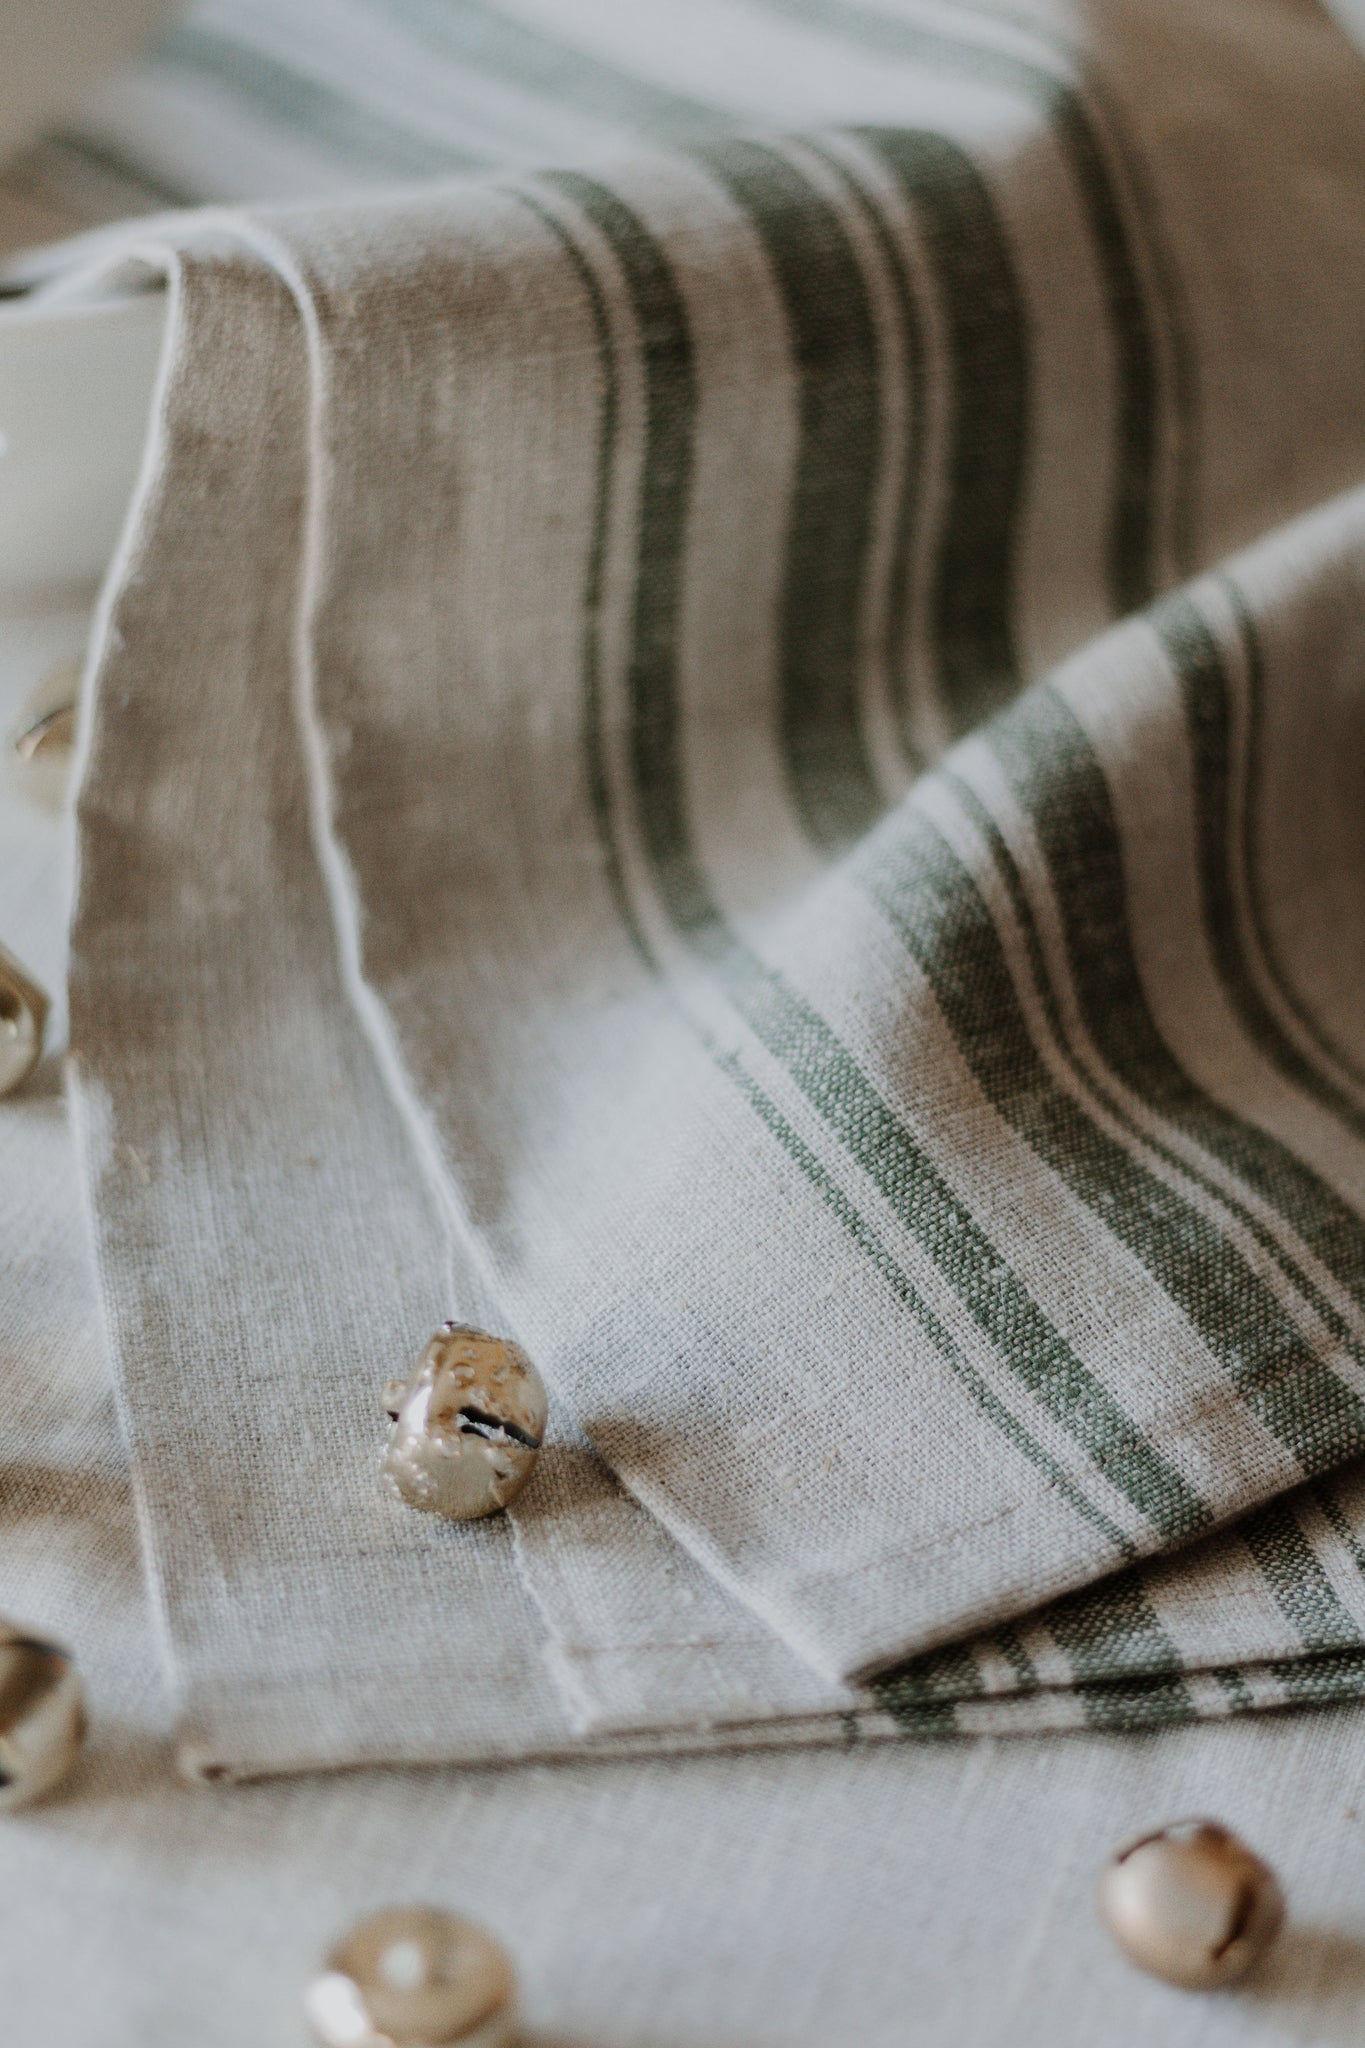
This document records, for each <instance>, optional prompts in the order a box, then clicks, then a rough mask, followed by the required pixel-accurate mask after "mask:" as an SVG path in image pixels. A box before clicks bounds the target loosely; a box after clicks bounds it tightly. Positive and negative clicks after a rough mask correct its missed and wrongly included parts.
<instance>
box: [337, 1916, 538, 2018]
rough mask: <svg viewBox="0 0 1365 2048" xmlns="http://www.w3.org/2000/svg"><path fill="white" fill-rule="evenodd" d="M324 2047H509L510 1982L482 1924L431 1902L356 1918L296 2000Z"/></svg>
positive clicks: (512, 1989) (512, 1988)
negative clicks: (454, 2044) (300, 2001)
mask: <svg viewBox="0 0 1365 2048" xmlns="http://www.w3.org/2000/svg"><path fill="white" fill-rule="evenodd" d="M304 2010H305V2012H306V2013H307V2015H308V2020H309V2024H310V2025H311V2027H312V2029H313V2032H314V2033H315V2034H316V2036H317V2038H318V2040H319V2041H321V2042H323V2043H324V2044H325V2048H447V2044H449V2043H452V2042H458V2043H459V2044H460V2048H510V2044H511V2043H512V2042H513V2041H514V2040H515V2038H516V1984H515V1981H514V1979H513V1976H512V1967H511V1964H510V1963H509V1962H508V1960H507V1957H506V1955H505V1954H504V1953H503V1951H502V1949H501V1948H500V1947H499V1946H498V1944H497V1942H496V1941H494V1940H493V1937H492V1936H491V1935H489V1934H485V1933H484V1931H483V1929H482V1928H481V1927H475V1926H474V1924H473V1923H472V1922H471V1921H469V1920H460V1919H457V1918H456V1917H455V1915H454V1914H453V1913H441V1912H437V1911H436V1910H435V1908H434V1907H431V1906H399V1907H394V1908H391V1909H390V1910H388V1911H387V1912H383V1913H375V1914H372V1915H371V1917H370V1918H369V1919H368V1920H362V1921H361V1922H360V1923H359V1925H358V1926H356V1927H353V1928H352V1929H351V1931H350V1933H349V1934H347V1935H345V1936H344V1937H343V1938H342V1940H341V1941H339V1942H338V1943H337V1945H336V1947H335V1948H334V1949H333V1950H332V1952H331V1954H330V1955H329V1956H328V1958H327V1961H326V1963H325V1964H324V1966H323V1969H322V1973H321V1974H320V1975H319V1976H317V1977H315V1978H314V1980H313V1982H312V1983H311V1984H310V1985H309V1987H308V1991H307V1993H306V1995H305V1998H304Z"/></svg>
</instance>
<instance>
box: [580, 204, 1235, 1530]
mask: <svg viewBox="0 0 1365 2048" xmlns="http://www.w3.org/2000/svg"><path fill="white" fill-rule="evenodd" d="M555 183H556V184H557V185H558V186H559V187H560V189H562V190H564V191H565V192H566V193H570V194H572V196H574V197H575V198H576V199H577V201H578V203H579V204H580V205H581V206H582V208H583V210H584V212H585V214H586V215H587V216H588V217H589V218H590V219H592V220H593V222H594V224H595V225H596V226H597V228H598V229H599V231H600V232H601V233H602V234H604V235H605V236H606V237H607V238H608V240H609V241H610V242H611V243H612V247H613V250H614V253H615V254H616V257H617V260H618V262H619V263H620V265H621V268H622V273H623V276H624V278H625V281H626V283H627V286H628V288H629V290H630V293H631V298H632V304H633V309H634V313H635V319H636V323H637V327H638V330H639V333H640V336H641V340H642V350H643V357H644V371H645V386H646V412H647V428H646V459H645V468H644V473H643V476H642V484H641V507H640V517H639V529H638V543H637V545H638V570H637V575H638V583H637V592H636V603H635V613H634V646H633V649H632V655H631V662H630V711H631V724H632V731H631V766H632V771H633V775H634V779H635V785H636V795H637V804H638V818H639V828H640V832H641V836H642V840H643V843H644V846H645V850H646V853H647V855H648V858H649V860H650V863H651V866H652V868H653V871H654V877H655V883H656V886H657V889H658V892H659V896H660V900H661V903H662V907H663V908H664V909H665V910H666V912H667V914H668V916H669V918H670V920H671V922H672V924H673V926H674V928H675V929H676V930H677V932H678V933H679V935H680V936H681V937H682V938H684V939H685V940H686V941H687V942H688V943H689V945H690V946H691V947H692V949H693V950H694V952H695V953H696V954H698V955H699V956H700V957H701V958H702V959H704V960H705V961H707V962H708V963H709V964H710V966H711V967H712V969H713V970H714V971H715V972H716V974H717V977H718V979H719V981H720V983H721V985H722V986H723V988H724V990H725V992H726V995H727V997H728V999H729V1001H730V1003H731V1004H732V1006H733V1007H734V1008H735V1009H736V1011H737V1012H738V1013H739V1014H740V1015H741V1016H742V1017H743V1018H744V1019H745V1021H746V1023H747V1024H748V1025H749V1027H750V1029H751V1030H752V1031H753V1032H754V1034H755V1036H756V1037H757V1038H758V1039H759V1040H760V1042H761V1043H762V1044H763V1045H764V1046H765V1047H766V1048H767V1050H768V1051H769V1053H770V1054H772V1055H773V1056H774V1057H775V1058H776V1059H777V1060H778V1061H779V1062H780V1063H781V1064H782V1065H783V1066H784V1067H785V1069H786V1071H787V1073H788V1075H789V1076H790V1078H791V1079H792V1081H793V1082H794V1083H795V1084H796V1086H797V1087H798V1089H799V1090H800V1091H801V1092H802V1093H803V1094H804V1095H805V1097H806V1099H807V1101H808V1102H810V1103H811V1105H812V1106H813V1107H814V1108H816V1109H817V1110H818V1111H819V1112H820V1113H821V1115H822V1116H823V1117H824V1119H825V1122H826V1124H827V1126H828V1127H829V1128H830V1130H831V1131H832V1132H833V1133H834V1134H835V1136H836V1137H838V1138H839V1139H840V1141H841V1142H842V1144H843V1145H844V1147H845V1148H846V1150H847V1152H848V1153H849V1155H850V1156H851V1158H852V1159H853V1160H854V1161H855V1162H856V1163H857V1165H858V1166H859V1167H860V1168H861V1169H862V1171H863V1172H864V1173H865V1174H866V1175H867V1176H868V1178H869V1179H870V1180H871V1181H872V1183H873V1184H874V1185H875V1186H876V1187H877V1188H878V1190H879V1192H880V1193H881V1195H882V1196H883V1198H884V1200H885V1201H886V1202H887V1203H888V1205H889V1207H890V1208H891V1210H892V1211H893V1213H894V1214H895V1215H896V1216H897V1218H898V1220H899V1221H900V1222H901V1223H902V1224H903V1225H904V1227H905V1228H906V1229H907V1230H908V1231H909V1232H910V1234H911V1235H912V1236H913V1237H914V1238H915V1239H916V1241H917V1242H918V1243H919V1244H920V1246H921V1247H922V1249H923V1250H924V1251H925V1252H927V1254H928V1255H929V1257H930V1258H931V1259H932V1260H933V1261H934V1263H935V1265H936V1266H937V1267H938V1269H939V1271H940V1272H941V1273H942V1274H943V1275H944V1277H945V1278H946V1279H947V1281H948V1283H949V1285H950V1286H951V1287H952V1289H953V1291H954V1292H955V1293H956V1295H957V1296H958V1298H959V1300H960V1301H961V1302H962V1303H963V1305H964V1307H966V1308H967V1310H968V1311H969V1312H970V1314H971V1315H972V1317H973V1318H974V1320H975V1321H976V1322H977V1324H978V1326H979V1327H980V1329H981V1330H982V1332H983V1334H985V1335H986V1337H987V1338H988V1339H989V1340H990V1342H991V1343H992V1345H993V1346H994V1347H995V1348H996V1349H997V1351H998V1352H999V1354H1000V1356H1001V1357H1002V1359H1003V1360H1004V1361H1005V1362H1006V1363H1007V1365H1008V1366H1009V1368H1010V1370H1011V1371H1012V1372H1013V1374H1014V1375H1015V1377H1016V1378H1017V1379H1018V1380H1019V1382H1020V1383H1021V1384H1022V1385H1023V1386H1025V1387H1026V1388H1027V1389H1028V1391H1029V1392H1030V1394H1031V1395H1032V1396H1033V1398H1034V1400H1035V1401H1036V1403H1037V1404H1038V1405H1039V1406H1040V1407H1041V1408H1042V1409H1043V1410H1044V1411H1045V1412H1046V1413H1048V1414H1049V1415H1050V1416H1051V1417H1052V1419H1053V1420H1054V1421H1055V1422H1057V1423H1058V1424H1060V1425H1061V1427H1062V1428H1064V1429H1065V1430H1066V1431H1067V1432H1068V1433H1069V1434H1070V1435H1071V1436H1072V1437H1073V1439H1074V1440H1075V1441H1076V1442H1077V1443H1078V1444H1079V1445H1080V1446H1081V1447H1082V1448H1083V1449H1084V1450H1085V1451H1086V1453H1087V1454H1088V1456H1089V1457H1090V1459H1091V1460H1092V1462H1093V1463H1094V1464H1095V1465H1096V1466H1097V1467H1098V1468H1099V1469H1101V1470H1102V1471H1103V1472H1104V1474H1105V1476H1106V1478H1107V1479H1108V1480H1109V1482H1110V1484H1111V1485H1112V1486H1114V1487H1115V1488H1116V1489H1117V1490H1118V1491H1119V1492H1120V1493H1122V1494H1123V1495H1124V1496H1125V1497H1126V1498H1127V1499H1128V1500H1129V1501H1130V1502H1131V1503H1132V1505H1133V1506H1134V1507H1135V1508H1137V1509H1138V1511H1139V1512H1140V1513H1141V1514H1142V1515H1143V1516H1144V1518H1145V1519H1146V1520H1147V1521H1148V1522H1149V1523H1150V1525H1151V1526H1152V1527H1153V1529H1155V1530H1156V1531H1157V1532H1158V1534H1159V1536H1160V1537H1161V1538H1162V1540H1163V1541H1166V1542H1175V1541H1180V1540H1182V1539H1183V1538H1185V1537H1187V1536H1190V1535H1193V1534H1195V1533H1196V1532H1197V1531H1198V1530H1199V1529H1201V1528H1204V1527H1205V1526H1207V1524H1208V1522H1209V1520H1210V1516H1209V1510H1208V1508H1207V1506H1206V1505H1205V1503H1204V1502H1203V1501H1202V1500H1200V1499H1199V1497H1198V1495H1197V1494H1196V1493H1195V1492H1194V1491H1193V1489H1192V1488H1191V1487H1190V1486H1189V1485H1188V1484H1187V1482H1186V1481H1185V1480H1184V1479H1183V1478H1182V1477H1181V1475H1180V1474H1179V1473H1178V1472H1177V1471H1176V1470H1175V1469H1174V1468H1173V1467H1172V1466H1170V1465H1169V1464H1168V1463H1167V1462H1166V1460H1165V1459H1163V1458H1162V1457H1161V1455H1160V1454H1159V1453H1158V1452H1157V1451H1156V1450H1155V1449H1154V1448H1153V1446H1152V1445H1151V1444H1149V1443H1148V1442H1147V1440H1146V1438H1145V1436H1144V1434H1143V1432H1142V1431H1141V1430H1140V1429H1139V1428H1138V1427H1137V1426H1136V1425H1135V1424H1134V1423H1133V1421H1132V1420H1131V1418H1130V1417H1129V1416H1127V1415H1126V1414H1125V1413H1124V1411H1123V1409H1122V1408H1121V1406H1120V1405H1119V1403H1118V1402H1117V1401H1116V1400H1115V1399H1114V1398H1113V1396H1112V1395H1111V1394H1110V1393H1109V1392H1108V1391H1107V1389H1106V1388H1105V1387H1104V1386H1103V1384H1102V1383H1101V1382H1100V1381H1099V1380H1098V1379H1097V1378H1096V1377H1095V1376H1094V1375H1093V1374H1092V1373H1091V1372H1090V1371H1089V1370H1088V1368H1087V1367H1086V1366H1085V1364H1084V1362H1083V1361H1082V1360H1081V1359H1080V1358H1078V1357H1077V1356H1076V1354H1075V1353H1074V1352H1073V1351H1072V1350H1071V1349H1070V1347H1069V1346H1068V1345H1067V1344H1066V1343H1065V1341H1064V1340H1063V1339H1062V1337H1061V1336H1060V1335H1059V1333H1058V1332H1057V1331H1056V1330H1055V1329H1054V1328H1053V1327H1052V1325H1051V1324H1050V1323H1049V1321H1048V1320H1047V1318H1046V1316H1044V1314H1043V1312H1042V1311H1041V1309H1040V1308H1039V1307H1038V1305H1037V1303H1036V1302H1035V1301H1034V1300H1033V1298H1032V1296H1031V1295H1030V1294H1029V1293H1028V1291H1027V1289H1026V1288H1025V1287H1024V1286H1023V1285H1022V1284H1021V1282H1020V1281H1019V1280H1018V1278H1017V1276H1016V1275H1015V1274H1014V1273H1013V1272H1012V1271H1011V1269H1010V1267H1009V1265H1008V1263H1007V1262H1006V1261H1005V1260H1004V1259H1003V1258H1002V1257H1001V1255H1000V1253H999V1252H998V1251H997V1250H996V1248H995V1246H994V1245H993V1244H992V1243H991V1242H990V1240H989V1239H988V1238H987V1237H986V1235H985V1233H984V1232H983V1231H982V1230H981V1229H980V1227H979V1226H978V1224H977V1222H976V1220H975V1218H974V1217H973V1216H972V1214H971V1212H970V1210H969V1209H968V1207H967V1205H966V1204H965V1203H964V1202H963V1201H962V1200H961V1199H960V1198H959V1197H958V1196H957V1194H956V1193H955V1192H954V1191H953V1190H952V1188H951V1187H949V1185H948V1183H947V1182H946V1181H945V1180H944V1179H943V1177H942V1175H941V1174H940V1173H939V1172H938V1171H937V1169H936V1168H935V1167H934V1165H933V1163H932V1161H931V1160H930V1159H929V1157H928V1155H927V1154H926V1153H925V1152H924V1151H923V1150H922V1148H920V1147H919V1146H918V1145H917V1144H916V1143H915V1141H914V1140H913V1138H912V1137H911V1135H910V1133H909V1132H908V1131H907V1130H906V1129H905V1127H904V1126H903V1125H902V1124H901V1123H900V1122H899V1120H898V1119H897V1118H896V1117H895V1115H894V1114H893V1112H892V1111H891V1110H890V1109H889V1108H888V1106H887V1104H886V1103H885V1102H884V1101H883V1100H882V1098H881V1096H880V1095H879V1094H878V1093H877V1091H876V1089H875V1088H874V1087H873V1086H872V1084H871V1083H870V1081H869V1080H868V1079H867V1077H866V1075H865V1074H863V1072H862V1071H861V1069H860V1068H859V1067H858V1066H857V1064H856V1062H855V1061H854V1060H853V1059H852V1058H851V1056H850V1055H849V1053H848V1051H847V1050H846V1048H845V1047H844V1046H843V1045H842V1044H841V1043H840V1041H839V1040H838V1038H837V1037H836V1036H835V1034H834V1032H833V1031H832V1030H831V1029H830V1027H829V1026H828V1024H827V1023H826V1022H825V1020H824V1019H823V1018H822V1017H820V1016H819V1015H818V1014H817V1013H816V1012H815V1011H814V1010H812V1009H811V1008H810V1006H809V1005H808V1004H806V1003H804V1002H803V1001H801V1000H800V998H798V997H797V996H796V995H795V994H794V993H793V992H792V991H791V990H790V989H789V988H788V987H787V986H786V984H785V983H784V982H783V981H782V979H781V978H780V977H779V976H778V975H776V974H775V973H773V972H772V971H771V970H770V969H768V968H766V967H765V966H764V965H763V964H762V963H761V962H760V961H759V960H758V959H757V958H756V957H755V956H754V955H753V954H752V953H751V952H750V951H749V950H748V948H747V947H745V946H744V945H743V944H742V943H741V942H740V941H739V940H738V939H737V938H736V937H735V935H734V934H733V933H732V932H730V931H729V929H728V928H727V927H726V925H725V923H724V921H723V919H722V917H721V915H720V912H719V909H718V908H717V906H716V904H715V901H714V899H713V897H712V894H711V890H710V886H709V883H708V882H707V879H706V877H705V875H704V873H703V870H702V867H701V864H700V861H699V859H698V856H697V852H696V848H695V846H694V845H693V842H692V837H691V828H690V821H689V819H688V816H687V804H686V792H685V788H684V783H683V776H682V767H681V760H680V757H679V750H678V718H679V704H678V693H677V676H676V666H677V637H678V636H677V597H678V589H679V578H680V575H681V556H682V547H683V540H684V534H685V527H686V518H687V509H688V498H689V486H690V478H691V465H690V456H689V453H688V450H689V448H690V422H691V416H692V413H693V410H694V407H695V369H694V366H693V364H692V356H691V342H690V335H689V330H688V325H687V320H686V311H685V307H684V305H683V301H682V298H681V295H680V293H679V290H678V287H677V284H676V281H675V280H674V278H673V277H672V274H671V271H670V270H669V268H668V265H667V262H666V259H665V258H664V255H663V252H662V250H661V249H660V248H659V247H658V245H657V244H656V243H655V242H654V241H653V240H652V238H651V237H650V236H649V235H648V234H647V232H646V230H645V229H644V227H643V225H642V223H640V222H639V221H638V220H636V219H634V217H633V216H632V215H631V214H630V213H629V211H628V209H626V208H625V207H624V206H623V204H622V202H621V201H620V200H619V199H618V198H617V197H616V196H615V194H613V193H610V192H608V191H606V190H605V189H604V188H602V187H600V186H597V185H595V184H594V183H593V182H592V181H590V180H587V179H584V178H582V177H580V176H579V175H578V174H574V173H569V174H561V175H559V176H558V177H557V178H556V180H555Z"/></svg>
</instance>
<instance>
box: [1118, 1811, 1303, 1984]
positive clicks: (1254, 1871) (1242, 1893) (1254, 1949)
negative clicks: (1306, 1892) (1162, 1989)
mask: <svg viewBox="0 0 1365 2048" xmlns="http://www.w3.org/2000/svg"><path fill="white" fill-rule="evenodd" d="M1100 1911H1101V1913H1102V1914H1103V1916H1104V1921H1105V1924H1106V1926H1107V1927H1108V1929H1109V1931H1110V1933H1111V1934H1112V1935H1113V1937H1114V1939H1115V1941H1117V1943H1118V1945H1119V1947H1120V1948H1121V1949H1122V1950H1123V1952H1124V1954H1125V1955H1126V1956H1127V1957H1128V1959H1129V1961H1130V1962H1133V1963H1136V1964H1137V1966H1138V1968H1139V1969H1140V1970H1146V1971H1147V1972H1148V1973H1149V1974H1150V1975H1151V1976H1153V1977H1162V1978H1164V1979H1165V1980H1166V1982H1167V1983H1168V1984H1178V1985H1180V1986H1181V1988H1182V1989H1184V1990H1187V1991H1216V1990H1218V1989H1219V1988H1220V1987H1221V1986H1223V1985H1225V1984H1235V1983H1236V1982H1237V1980H1238V1978H1239V1977H1243V1976H1245V1975H1246V1972H1247V1971H1248V1970H1249V1969H1250V1968H1251V1966H1252V1964H1253V1963H1254V1962H1256V1961H1257V1960H1258V1958H1259V1957H1261V1956H1263V1955H1264V1954H1265V1952H1266V1950H1267V1949H1268V1948H1269V1947H1270V1944H1271V1942H1272V1941H1273V1940H1274V1939H1275V1936H1276V1934H1277V1933H1278V1932H1279V1929H1280V1923H1281V1921H1282V1920H1283V1918H1284V1899H1283V1896H1282V1894H1281V1892H1280V1887H1279V1885H1278V1883H1277V1882H1276V1879H1275V1873H1274V1872H1273V1871H1272V1870H1271V1869H1270V1867H1269V1865H1268V1864H1265V1863H1263V1862H1262V1861H1261V1859H1260V1857H1259V1856H1257V1855H1255V1854H1254V1853H1253V1852H1252V1850H1250V1849H1248V1847H1247V1846H1246V1843H1245V1842H1242V1841H1239V1840H1238V1838H1237V1836H1236V1835H1234V1834H1233V1833H1231V1831H1230V1830H1229V1829H1227V1828H1225V1827H1220V1826H1219V1824H1218V1823H1217V1822H1216V1821H1210V1820H1186V1821H1177V1822H1175V1823H1174V1824H1173V1825H1172V1826H1170V1827H1165V1828H1160V1829H1158V1830H1157V1831H1155V1832H1154V1833H1152V1834H1150V1835H1143V1836H1141V1837H1140V1838H1139V1839H1138V1840H1137V1841H1136V1842H1130V1843H1129V1844H1128V1846H1127V1848H1125V1849H1120V1850H1119V1851H1118V1852H1117V1854H1116V1855H1114V1856H1112V1857H1111V1858H1110V1860H1109V1862H1108V1863H1107V1864H1106V1866H1105V1869H1104V1872H1103V1875H1102V1876H1101V1878H1100Z"/></svg>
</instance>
